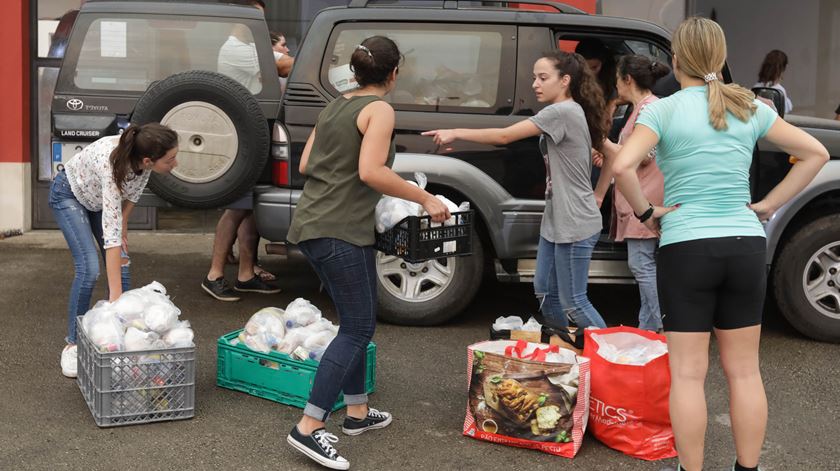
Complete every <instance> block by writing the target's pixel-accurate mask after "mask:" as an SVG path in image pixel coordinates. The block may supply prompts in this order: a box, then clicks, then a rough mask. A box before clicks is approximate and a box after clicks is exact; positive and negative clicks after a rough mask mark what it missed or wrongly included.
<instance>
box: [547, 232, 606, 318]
mask: <svg viewBox="0 0 840 471" xmlns="http://www.w3.org/2000/svg"><path fill="white" fill-rule="evenodd" d="M599 236H600V233H598V234H595V235H593V236H591V237H588V238H586V239H583V240H580V241H577V242H571V243H566V244H555V243H553V242H549V241H548V240H546V239H544V238H543V237H540V244H539V247H538V248H537V270H536V273H535V274H534V293H535V294H536V296H537V301H539V303H540V311H541V312H542V314H543V316H544V317H545V323H546V325H548V326H549V327H555V328H566V327H568V326H569V319H571V320H572V321H574V323H575V324H577V326H578V327H580V328H585V327H606V326H607V324H605V323H604V319H603V318H602V317H601V314H599V313H598V310H596V309H595V306H593V305H592V303H591V302H590V301H589V296H588V294H587V292H586V288H587V285H588V283H589V261H590V260H591V259H592V250H593V249H594V248H595V244H596V243H597V242H598V238H599Z"/></svg>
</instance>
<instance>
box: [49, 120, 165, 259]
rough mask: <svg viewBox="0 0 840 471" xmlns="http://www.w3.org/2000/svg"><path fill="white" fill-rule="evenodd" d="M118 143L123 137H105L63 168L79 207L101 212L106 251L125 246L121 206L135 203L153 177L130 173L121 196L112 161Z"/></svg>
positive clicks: (146, 173) (145, 174) (148, 173)
mask: <svg viewBox="0 0 840 471" xmlns="http://www.w3.org/2000/svg"><path fill="white" fill-rule="evenodd" d="M119 140H120V136H107V137H103V138H102V139H99V140H98V141H96V142H94V143H93V144H91V145H89V146H87V147H85V148H84V150H82V151H81V152H79V153H78V154H76V155H75V156H73V157H72V158H71V159H70V160H69V161H68V162H67V163H66V164H64V171H65V173H66V174H67V180H68V181H69V182H70V188H71V189H72V190H73V194H74V195H75V196H76V199H77V200H79V203H82V206H84V207H85V208H86V209H87V210H88V211H102V238H103V240H104V242H105V244H104V246H105V248H106V249H108V248H111V247H119V246H121V245H122V227H123V220H122V219H123V217H122V202H123V200H128V201H131V202H132V203H136V202H137V201H138V200H139V199H140V194H141V193H143V189H144V188H145V187H146V184H147V183H148V182H149V176H150V175H151V170H143V173H141V174H140V175H134V174H133V173H132V172H129V173H128V175H129V180H128V181H127V182H125V185H124V188H123V190H124V192H123V193H122V194H121V193H120V190H119V188H117V185H116V183H114V177H113V171H112V167H111V159H110V157H111V152H112V151H113V150H114V149H115V148H116V147H117V144H118V143H119Z"/></svg>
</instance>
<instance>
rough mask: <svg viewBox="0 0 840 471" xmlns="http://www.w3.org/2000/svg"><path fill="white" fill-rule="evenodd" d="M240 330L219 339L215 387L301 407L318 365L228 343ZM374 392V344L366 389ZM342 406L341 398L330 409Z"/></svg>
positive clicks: (370, 349) (369, 392)
mask: <svg viewBox="0 0 840 471" xmlns="http://www.w3.org/2000/svg"><path fill="white" fill-rule="evenodd" d="M240 332H242V329H239V330H235V331H233V332H231V333H229V334H225V335H223V336H221V337H219V341H218V344H217V349H218V369H217V371H216V384H217V385H218V386H221V387H223V388H228V389H233V390H236V391H242V392H245V393H248V394H251V395H252V396H257V397H261V398H263V399H268V400H269V401H274V402H279V403H281V404H288V405H290V406H295V407H299V408H301V409H302V408H303V407H304V406H306V401H307V400H308V399H309V393H310V392H311V391H312V384H313V383H314V382H315V372H316V371H317V370H318V362H317V361H315V360H303V361H302V360H296V359H294V358H292V357H290V356H289V355H286V354H285V353H279V352H275V351H271V352H269V353H260V352H255V351H254V350H251V349H250V348H248V347H247V346H246V345H245V344H244V343H242V342H239V343H236V342H234V343H235V345H233V344H231V341H233V340H235V339H236V338H237V337H239V333H240ZM375 389H376V344H374V343H373V342H371V343H370V344H368V348H367V374H366V375H365V390H366V392H367V393H368V394H371V393H372V392H374V390H375ZM342 407H344V395H343V394H341V395H339V396H338V402H336V403H335V406H334V407H333V410H338V409H341V408H342Z"/></svg>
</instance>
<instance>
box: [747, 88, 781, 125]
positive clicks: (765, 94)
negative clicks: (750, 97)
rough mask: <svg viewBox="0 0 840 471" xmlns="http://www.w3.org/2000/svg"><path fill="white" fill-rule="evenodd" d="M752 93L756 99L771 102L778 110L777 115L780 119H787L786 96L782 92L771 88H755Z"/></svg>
mask: <svg viewBox="0 0 840 471" xmlns="http://www.w3.org/2000/svg"><path fill="white" fill-rule="evenodd" d="M752 91H753V93H755V96H756V98H758V99H762V98H764V99H765V100H769V101H770V102H771V103H772V104H773V106H774V107H775V108H776V113H778V114H779V117H780V118H784V117H785V96H784V95H783V94H782V91H781V90H778V89H775V88H770V87H755V88H753V89H752Z"/></svg>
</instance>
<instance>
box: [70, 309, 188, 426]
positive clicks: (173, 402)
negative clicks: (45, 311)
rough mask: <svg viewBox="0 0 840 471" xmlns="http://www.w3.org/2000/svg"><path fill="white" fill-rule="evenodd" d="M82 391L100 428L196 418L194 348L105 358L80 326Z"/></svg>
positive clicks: (112, 354) (108, 354) (78, 323)
mask: <svg viewBox="0 0 840 471" xmlns="http://www.w3.org/2000/svg"><path fill="white" fill-rule="evenodd" d="M76 332H77V334H76V335H77V337H78V342H77V345H78V378H77V379H76V381H77V382H78V384H79V389H80V390H81V391H82V396H83V397H84V398H85V402H87V405H88V407H89V408H90V412H91V414H93V420H94V421H96V425H98V426H100V427H114V426H117V425H132V424H145V423H149V422H159V421H163V420H179V419H189V418H192V417H193V416H194V415H195V347H189V348H170V349H164V350H144V351H138V352H100V351H99V350H98V349H97V348H96V346H95V345H93V343H91V341H90V339H88V337H87V334H86V333H85V331H84V328H83V327H82V317H78V318H77V320H76Z"/></svg>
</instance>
